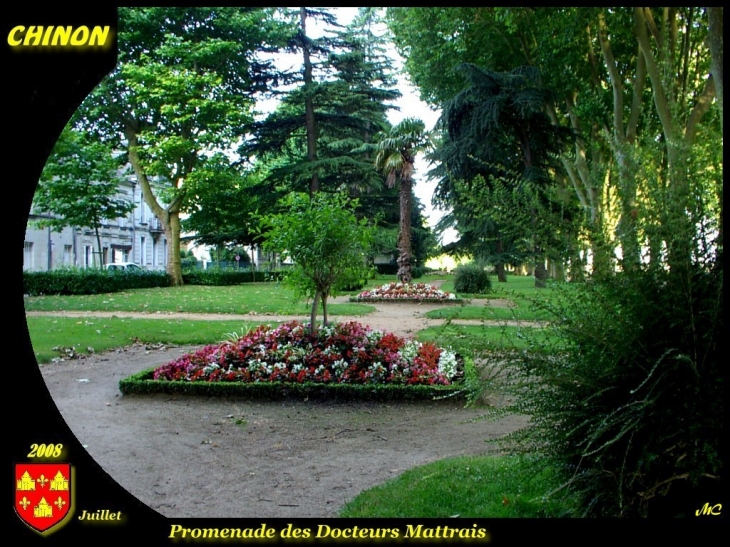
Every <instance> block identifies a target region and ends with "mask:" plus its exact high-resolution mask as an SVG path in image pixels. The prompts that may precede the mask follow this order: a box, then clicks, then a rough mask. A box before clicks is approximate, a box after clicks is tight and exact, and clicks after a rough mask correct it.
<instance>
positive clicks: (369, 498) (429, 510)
mask: <svg viewBox="0 0 730 547" xmlns="http://www.w3.org/2000/svg"><path fill="white" fill-rule="evenodd" d="M559 478H560V477H559V474H558V473H557V472H556V470H555V469H554V468H552V467H551V466H549V465H546V464H545V462H544V461H542V460H540V459H538V458H529V457H528V458H525V457H515V456H494V455H487V456H462V457H458V458H448V459H445V460H439V461H436V462H432V463H429V464H426V465H422V466H419V467H415V468H413V469H409V470H408V471H406V472H405V473H403V474H401V475H400V476H398V477H396V478H394V479H391V480H389V481H388V482H386V483H384V484H381V485H378V486H375V487H374V488H370V489H368V490H365V491H363V492H361V493H360V494H358V495H357V496H355V498H354V499H352V500H351V501H350V502H348V503H347V504H346V505H345V507H344V508H343V509H342V510H341V512H340V515H339V516H340V517H344V518H414V517H417V518H447V517H454V516H458V517H461V518H550V517H566V516H570V514H571V510H572V507H571V505H570V504H569V503H568V502H556V501H555V500H554V499H550V498H548V497H547V496H546V494H548V493H549V492H550V491H551V490H552V489H553V488H554V487H556V486H557V484H558V482H557V481H558V480H559Z"/></svg>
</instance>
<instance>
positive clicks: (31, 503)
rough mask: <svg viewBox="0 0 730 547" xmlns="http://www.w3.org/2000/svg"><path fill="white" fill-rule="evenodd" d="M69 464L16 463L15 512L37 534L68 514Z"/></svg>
mask: <svg viewBox="0 0 730 547" xmlns="http://www.w3.org/2000/svg"><path fill="white" fill-rule="evenodd" d="M71 480H72V479H71V464H69V463H16V464H15V481H14V483H13V484H14V485H15V512H16V513H17V514H18V516H19V517H20V519H21V520H22V521H23V522H25V523H26V524H27V525H28V526H30V527H31V528H34V529H35V530H37V531H38V532H41V533H42V532H45V531H46V530H49V529H50V528H51V527H53V526H55V525H57V524H58V523H60V522H62V521H63V520H64V519H65V518H66V517H67V516H68V515H69V514H70V513H71V486H72V484H71Z"/></svg>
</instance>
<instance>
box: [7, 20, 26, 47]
mask: <svg viewBox="0 0 730 547" xmlns="http://www.w3.org/2000/svg"><path fill="white" fill-rule="evenodd" d="M24 31H25V27H24V26H23V25H18V26H17V27H13V28H12V29H11V30H10V32H8V44H9V45H11V46H19V45H20V43H21V40H20V38H16V37H15V35H16V34H18V33H19V32H20V33H22V32H24Z"/></svg>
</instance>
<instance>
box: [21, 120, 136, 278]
mask: <svg viewBox="0 0 730 547" xmlns="http://www.w3.org/2000/svg"><path fill="white" fill-rule="evenodd" d="M123 159H124V158H122V157H118V156H115V155H114V154H113V153H112V150H111V149H110V148H109V147H108V146H106V145H105V144H103V143H100V142H98V141H97V142H92V141H89V140H87V139H85V138H84V137H83V136H82V135H81V134H79V133H76V132H74V131H72V130H66V131H64V132H63V133H62V134H61V137H60V138H59V139H58V142H56V146H55V147H54V149H53V151H52V153H51V156H50V158H49V159H48V162H47V163H46V166H45V168H44V169H43V173H42V174H41V179H40V181H39V182H38V188H37V189H36V193H35V196H34V198H33V209H34V211H35V212H37V213H46V214H48V215H51V216H49V217H48V218H44V219H41V220H38V221H36V225H37V226H39V227H46V226H48V227H50V228H51V229H52V230H54V231H57V232H60V231H61V230H63V229H64V228H65V227H67V226H69V227H72V228H91V229H92V230H94V234H95V236H96V243H97V247H98V253H99V256H100V261H99V262H100V264H101V265H102V266H104V255H103V253H102V250H101V235H100V234H99V228H100V226H101V222H102V221H103V220H113V219H115V218H118V217H121V216H125V215H127V214H129V212H130V211H132V210H133V209H134V204H133V203H132V202H131V201H129V200H126V199H122V198H120V197H118V193H119V183H120V182H121V179H120V177H119V169H120V166H121V163H122V161H123Z"/></svg>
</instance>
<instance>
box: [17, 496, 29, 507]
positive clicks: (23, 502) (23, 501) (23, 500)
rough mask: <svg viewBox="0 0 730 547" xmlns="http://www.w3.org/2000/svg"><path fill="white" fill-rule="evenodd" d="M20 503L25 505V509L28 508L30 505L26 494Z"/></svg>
mask: <svg viewBox="0 0 730 547" xmlns="http://www.w3.org/2000/svg"><path fill="white" fill-rule="evenodd" d="M18 503H19V504H20V505H22V506H23V510H25V509H27V508H28V506H29V505H30V502H29V501H28V498H26V497H25V496H23V499H22V500H20V501H19V502H18Z"/></svg>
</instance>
